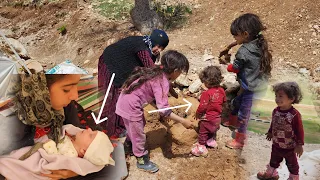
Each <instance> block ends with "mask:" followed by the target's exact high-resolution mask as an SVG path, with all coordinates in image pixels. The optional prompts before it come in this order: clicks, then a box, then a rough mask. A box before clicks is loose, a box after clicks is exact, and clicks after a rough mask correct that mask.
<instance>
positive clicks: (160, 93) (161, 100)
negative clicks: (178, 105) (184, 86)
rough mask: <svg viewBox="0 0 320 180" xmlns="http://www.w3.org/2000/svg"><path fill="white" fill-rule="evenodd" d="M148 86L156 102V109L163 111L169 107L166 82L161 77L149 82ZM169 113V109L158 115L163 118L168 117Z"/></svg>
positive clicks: (167, 83)
mask: <svg viewBox="0 0 320 180" xmlns="http://www.w3.org/2000/svg"><path fill="white" fill-rule="evenodd" d="M150 85H151V88H152V91H153V94H154V97H155V100H156V104H157V108H158V109H164V108H168V107H170V106H169V103H168V93H169V82H168V80H167V79H166V78H165V77H163V76H161V77H159V78H156V79H154V80H152V81H151V82H150ZM171 112H172V111H171V109H168V110H163V111H159V113H160V115H161V116H165V117H167V116H169V115H170V114H171Z"/></svg>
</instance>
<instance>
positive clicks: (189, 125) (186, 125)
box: [181, 119, 193, 129]
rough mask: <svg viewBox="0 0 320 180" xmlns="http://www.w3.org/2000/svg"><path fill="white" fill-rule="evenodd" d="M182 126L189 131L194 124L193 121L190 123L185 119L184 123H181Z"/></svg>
mask: <svg viewBox="0 0 320 180" xmlns="http://www.w3.org/2000/svg"><path fill="white" fill-rule="evenodd" d="M181 124H182V125H183V126H184V127H185V128H187V129H192V128H193V124H192V123H191V121H189V120H187V119H185V120H184V121H183V122H181Z"/></svg>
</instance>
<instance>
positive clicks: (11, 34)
mask: <svg viewBox="0 0 320 180" xmlns="http://www.w3.org/2000/svg"><path fill="white" fill-rule="evenodd" d="M0 32H2V33H3V34H4V35H5V36H6V37H7V38H14V36H15V34H14V32H13V31H11V30H10V29H0Z"/></svg>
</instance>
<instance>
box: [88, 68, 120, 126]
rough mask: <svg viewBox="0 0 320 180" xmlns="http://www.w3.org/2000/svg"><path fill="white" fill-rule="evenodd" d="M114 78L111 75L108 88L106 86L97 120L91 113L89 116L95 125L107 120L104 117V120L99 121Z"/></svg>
mask: <svg viewBox="0 0 320 180" xmlns="http://www.w3.org/2000/svg"><path fill="white" fill-rule="evenodd" d="M114 76H115V74H114V73H112V76H111V80H110V83H109V86H108V89H107V92H106V95H105V96H104V99H103V102H102V106H101V109H100V112H99V115H98V118H96V116H95V115H94V113H93V112H92V113H91V115H92V117H93V119H94V122H96V124H100V123H102V122H103V121H105V120H107V119H108V117H105V118H103V119H100V118H101V114H102V111H103V108H104V106H105V104H106V101H107V98H108V94H109V92H110V89H111V85H112V83H113V79H114Z"/></svg>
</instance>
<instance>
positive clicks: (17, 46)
mask: <svg viewBox="0 0 320 180" xmlns="http://www.w3.org/2000/svg"><path fill="white" fill-rule="evenodd" d="M7 39H8V41H9V43H10V45H11V46H12V47H13V48H14V50H15V51H16V52H17V53H18V54H19V56H20V57H21V58H23V59H30V56H29V54H28V52H27V50H26V48H25V47H24V46H23V45H22V43H21V42H20V41H18V40H16V39H13V38H7ZM0 49H1V50H2V51H3V52H4V53H6V54H8V55H14V52H13V51H12V50H11V48H10V47H9V45H8V44H7V42H5V41H4V40H2V41H0Z"/></svg>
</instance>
